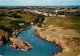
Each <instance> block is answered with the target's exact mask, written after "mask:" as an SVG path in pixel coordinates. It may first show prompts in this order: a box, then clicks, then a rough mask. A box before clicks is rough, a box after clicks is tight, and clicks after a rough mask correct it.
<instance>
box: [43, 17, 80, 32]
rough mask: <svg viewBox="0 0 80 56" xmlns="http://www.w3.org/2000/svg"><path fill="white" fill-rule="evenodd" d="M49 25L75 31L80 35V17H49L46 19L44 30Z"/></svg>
mask: <svg viewBox="0 0 80 56" xmlns="http://www.w3.org/2000/svg"><path fill="white" fill-rule="evenodd" d="M49 25H56V26H59V27H64V29H74V30H76V31H77V32H79V33H80V17H77V16H66V17H48V18H46V23H45V26H44V30H45V29H46V28H47V27H48V26H49Z"/></svg>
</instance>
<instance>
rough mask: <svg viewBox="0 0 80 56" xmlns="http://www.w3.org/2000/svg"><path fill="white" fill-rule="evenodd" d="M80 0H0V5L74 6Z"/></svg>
mask: <svg viewBox="0 0 80 56" xmlns="http://www.w3.org/2000/svg"><path fill="white" fill-rule="evenodd" d="M76 5H80V0H0V6H76Z"/></svg>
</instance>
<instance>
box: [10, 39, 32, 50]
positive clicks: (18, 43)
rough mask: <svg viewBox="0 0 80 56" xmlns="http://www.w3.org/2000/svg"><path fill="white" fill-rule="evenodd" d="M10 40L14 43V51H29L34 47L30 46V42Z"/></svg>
mask: <svg viewBox="0 0 80 56" xmlns="http://www.w3.org/2000/svg"><path fill="white" fill-rule="evenodd" d="M10 40H11V41H12V42H13V44H12V48H14V49H24V50H29V49H30V48H32V47H33V46H32V45H30V44H29V43H28V42H25V41H22V40H19V39H17V38H10Z"/></svg>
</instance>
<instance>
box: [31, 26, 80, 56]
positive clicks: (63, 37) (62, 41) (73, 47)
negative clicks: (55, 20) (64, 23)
mask: <svg viewBox="0 0 80 56" xmlns="http://www.w3.org/2000/svg"><path fill="white" fill-rule="evenodd" d="M32 28H34V29H38V28H37V27H32ZM71 32H72V33H71ZM35 33H36V36H37V37H39V38H40V39H43V40H46V41H48V42H51V43H55V44H57V45H58V46H59V47H61V49H62V52H61V53H58V54H56V55H55V56H58V55H59V56H61V55H63V56H68V55H67V54H68V52H69V53H70V54H69V56H70V55H73V56H75V54H76V55H79V53H80V52H79V47H80V46H79V43H78V41H77V40H78V39H75V37H79V36H80V35H79V34H78V33H77V32H75V31H74V30H71V29H66V30H64V29H62V27H53V25H50V26H49V27H48V29H47V30H43V31H42V29H41V28H39V29H38V30H36V31H35ZM74 36H75V37H74ZM72 37H74V38H72ZM73 40H76V41H73ZM64 53H65V54H64Z"/></svg>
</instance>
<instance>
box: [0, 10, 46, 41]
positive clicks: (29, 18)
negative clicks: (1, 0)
mask: <svg viewBox="0 0 80 56" xmlns="http://www.w3.org/2000/svg"><path fill="white" fill-rule="evenodd" d="M44 18H45V16H43V15H40V14H35V13H31V12H28V11H24V10H15V9H12V10H7V9H3V10H2V9H1V10H0V30H2V32H0V37H2V40H3V39H4V38H3V37H5V35H7V33H8V34H9V35H11V33H12V32H13V31H15V30H18V29H20V28H24V27H25V26H26V27H28V26H30V25H31V22H33V23H34V24H37V23H42V21H43V20H44ZM21 23H22V24H23V25H20V24H21ZM5 32H7V33H5ZM3 33H4V34H3ZM4 40H5V39H4Z"/></svg>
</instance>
